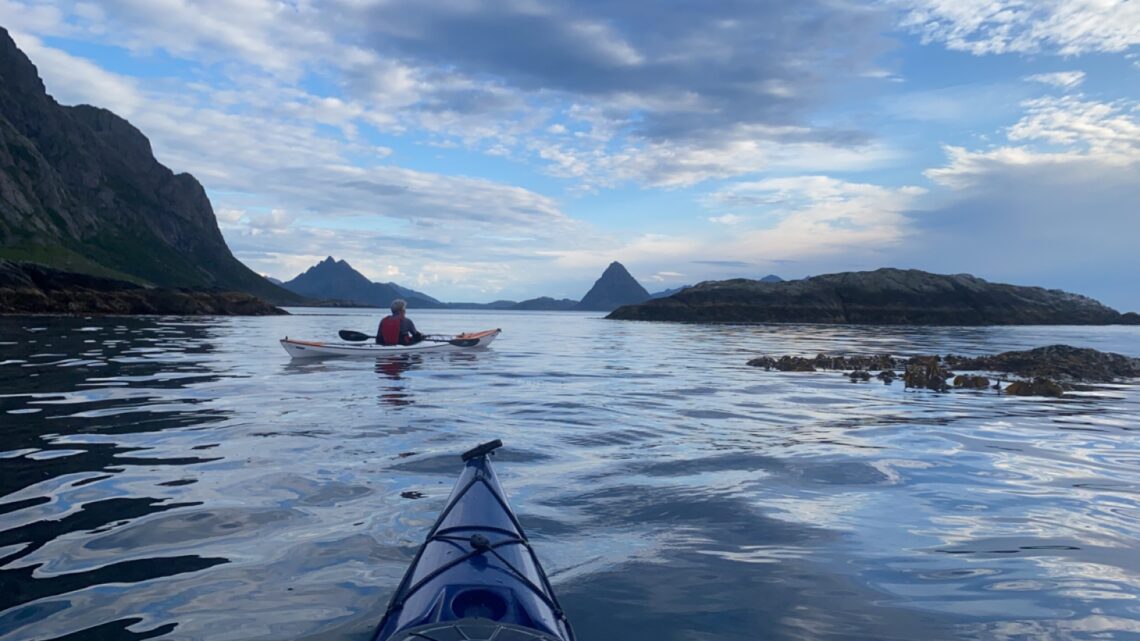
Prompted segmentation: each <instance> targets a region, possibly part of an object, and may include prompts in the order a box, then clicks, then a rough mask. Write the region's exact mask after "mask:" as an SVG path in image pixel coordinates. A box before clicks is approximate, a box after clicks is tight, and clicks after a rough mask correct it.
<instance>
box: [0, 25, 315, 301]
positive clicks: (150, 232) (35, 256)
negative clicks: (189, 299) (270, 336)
mask: <svg viewBox="0 0 1140 641" xmlns="http://www.w3.org/2000/svg"><path fill="white" fill-rule="evenodd" d="M0 258H9V259H15V260H27V261H32V262H36V263H41V264H45V265H49V266H51V267H54V268H58V269H63V270H68V271H72V272H82V273H87V274H91V275H96V276H104V277H111V278H118V279H123V280H127V281H132V282H136V283H140V284H145V285H156V286H160V287H186V288H199V289H211V290H236V291H243V292H249V293H252V294H255V295H258V296H261V297H263V298H265V299H267V300H270V301H273V302H277V303H285V304H287V303H296V302H299V301H300V300H301V299H300V297H298V296H297V295H296V294H293V293H291V292H288V291H286V290H284V289H282V288H280V287H277V286H275V285H273V284H272V283H270V282H269V281H267V280H265V279H264V278H262V277H261V276H259V275H258V274H256V273H254V272H253V271H252V270H250V269H249V268H247V267H246V266H245V265H243V264H242V263H240V262H238V260H237V259H236V258H234V256H233V254H231V253H230V250H229V248H228V247H227V246H226V243H225V240H224V239H223V238H222V234H221V232H220V231H219V230H218V223H217V219H216V218H215V217H214V211H213V208H212V207H211V205H210V201H209V200H208V199H207V198H206V192H205V190H204V189H203V188H202V185H201V184H199V183H198V181H197V180H195V179H194V177H193V176H191V175H190V174H185V173H184V174H175V173H174V172H172V171H171V170H170V169H168V168H166V167H165V166H163V165H162V164H160V163H159V162H158V161H157V160H155V158H154V154H153V153H152V151H151V147H150V142H149V141H148V140H147V138H146V136H144V135H143V134H142V133H141V132H140V131H139V130H138V129H136V128H135V127H133V126H132V125H131V124H130V123H129V122H127V121H126V120H124V119H122V118H120V117H118V116H116V115H115V114H113V113H111V112H110V111H107V110H106V109H100V108H97V107H92V106H89V105H79V106H75V107H65V106H62V105H60V104H58V103H57V102H56V101H55V100H54V99H53V98H52V97H51V96H49V95H48V94H47V93H46V90H45V88H44V84H43V82H42V81H41V80H40V78H39V75H38V72H37V71H36V68H35V66H34V65H33V64H32V63H31V61H30V60H28V58H27V56H25V55H24V54H23V52H21V51H20V50H19V49H18V48H17V47H16V44H15V43H14V42H13V41H12V39H11V37H10V36H9V35H8V32H7V31H6V30H4V29H3V28H0Z"/></svg>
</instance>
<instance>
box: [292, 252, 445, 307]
mask: <svg viewBox="0 0 1140 641" xmlns="http://www.w3.org/2000/svg"><path fill="white" fill-rule="evenodd" d="M285 288H286V289H288V290H289V291H291V292H295V293H297V294H300V295H302V296H307V297H309V298H313V299H317V300H324V301H341V302H342V303H343V302H348V303H351V304H356V305H366V306H370V307H381V308H387V307H388V306H389V305H391V303H392V301H394V300H396V299H397V298H403V299H404V300H406V301H407V302H408V307H410V308H413V309H415V308H417V307H418V308H421V309H430V308H438V307H445V305H444V304H443V303H440V302H439V301H438V300H436V299H434V298H432V297H431V296H428V295H427V294H422V293H420V292H417V291H415V290H411V289H408V288H406V287H400V286H399V285H396V284H395V283H374V282H372V281H370V280H368V278H366V277H365V276H364V274H361V273H360V272H358V271H356V270H355V269H353V268H352V266H351V265H349V264H348V263H347V262H345V261H343V260H336V259H335V258H333V257H332V256H329V257H328V258H326V259H324V260H322V261H321V262H319V263H317V264H316V265H313V266H312V267H310V268H309V269H307V270H306V271H305V272H304V273H303V274H300V275H298V276H297V277H296V278H294V279H293V280H290V281H288V282H286V283H285Z"/></svg>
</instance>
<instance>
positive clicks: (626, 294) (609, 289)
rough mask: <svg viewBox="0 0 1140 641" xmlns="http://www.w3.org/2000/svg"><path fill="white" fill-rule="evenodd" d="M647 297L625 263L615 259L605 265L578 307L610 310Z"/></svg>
mask: <svg viewBox="0 0 1140 641" xmlns="http://www.w3.org/2000/svg"><path fill="white" fill-rule="evenodd" d="M648 299H649V292H647V291H645V288H644V287H642V286H641V283H638V282H637V279H636V278H634V277H633V275H632V274H630V273H629V270H628V269H626V268H625V265H622V264H621V263H619V262H617V261H616V260H615V261H614V262H612V263H610V265H609V267H606V271H605V272H603V273H602V277H601V278H599V279H598V280H597V282H595V283H594V286H593V287H592V288H590V291H588V292H586V295H585V296H583V297H582V301H581V302H580V303H578V309H582V310H591V311H610V310H613V309H616V308H618V307H621V306H622V305H629V304H633V303H641V302H644V301H646V300H648Z"/></svg>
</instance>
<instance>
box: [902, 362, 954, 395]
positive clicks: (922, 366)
mask: <svg viewBox="0 0 1140 641" xmlns="http://www.w3.org/2000/svg"><path fill="white" fill-rule="evenodd" d="M947 378H950V371H949V370H947V369H946V368H944V367H943V366H942V359H940V358H939V357H937V356H925V357H916V358H912V359H911V360H910V362H909V363H907V366H906V371H905V372H904V373H903V384H904V385H906V387H915V388H918V389H932V390H934V391H936V392H945V391H947V390H949V389H950V386H949V385H947V384H946V379H947Z"/></svg>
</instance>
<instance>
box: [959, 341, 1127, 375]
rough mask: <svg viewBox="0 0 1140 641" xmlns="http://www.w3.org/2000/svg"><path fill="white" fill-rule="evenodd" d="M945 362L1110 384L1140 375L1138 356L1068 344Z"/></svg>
mask: <svg viewBox="0 0 1140 641" xmlns="http://www.w3.org/2000/svg"><path fill="white" fill-rule="evenodd" d="M947 363H948V364H949V366H950V367H953V368H955V369H959V370H967V371H992V372H1006V373H1009V374H1016V375H1018V376H1025V377H1027V378H1031V377H1038V376H1041V377H1046V378H1053V379H1058V380H1073V381H1088V382H1097V383H1109V382H1112V381H1114V380H1117V379H1120V378H1135V377H1140V359H1136V358H1131V357H1128V356H1123V355H1121V354H1114V353H1112V352H1101V351H1099V350H1095V349H1090V348H1083V347H1070V346H1069V345H1049V346H1047V347H1038V348H1037V349H1031V350H1029V351H1020V352H1002V353H1001V354H997V355H996V356H978V357H975V358H965V357H956V356H948V357H947Z"/></svg>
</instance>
